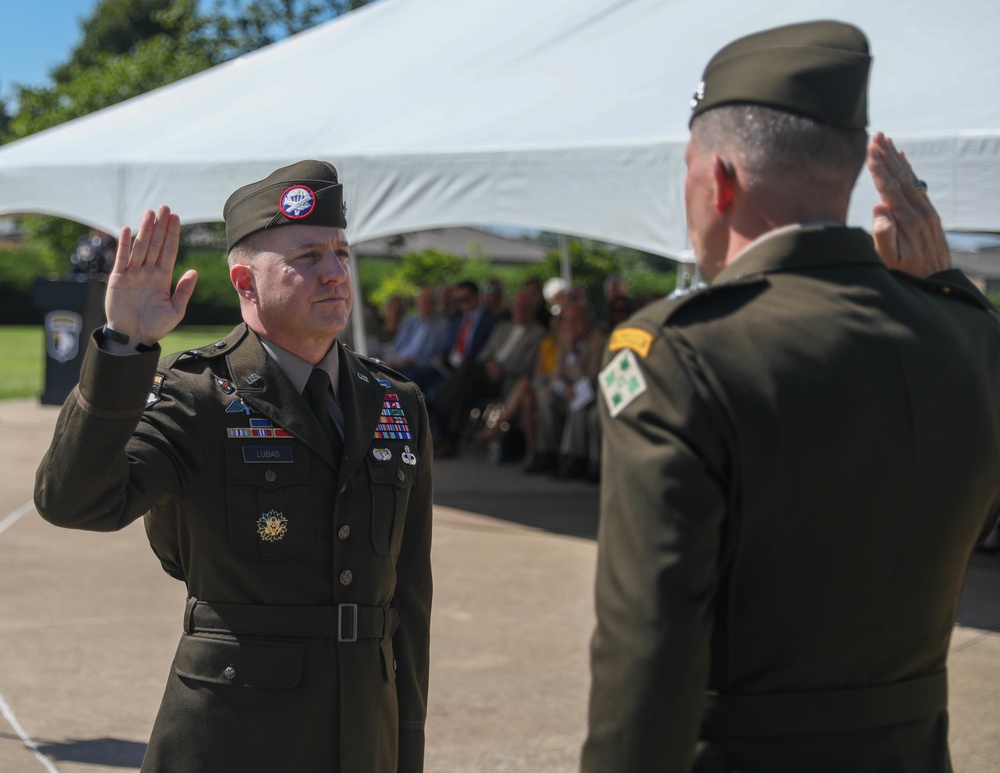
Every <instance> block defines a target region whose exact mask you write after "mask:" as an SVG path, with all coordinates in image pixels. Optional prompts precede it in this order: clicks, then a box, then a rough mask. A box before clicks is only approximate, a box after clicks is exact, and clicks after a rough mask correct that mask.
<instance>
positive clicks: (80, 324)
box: [35, 279, 107, 405]
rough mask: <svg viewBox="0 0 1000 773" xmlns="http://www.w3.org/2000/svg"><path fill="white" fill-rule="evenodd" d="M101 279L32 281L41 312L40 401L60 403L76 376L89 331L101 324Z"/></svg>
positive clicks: (73, 384)
mask: <svg viewBox="0 0 1000 773" xmlns="http://www.w3.org/2000/svg"><path fill="white" fill-rule="evenodd" d="M106 289H107V286H106V285H105V284H104V282H98V281H94V280H90V281H84V282H79V281H76V280H73V279H56V280H49V279H38V280H36V281H35V306H37V307H38V308H40V309H42V310H43V311H44V312H45V389H44V390H43V391H42V403H43V404H45V405H60V404H62V403H63V402H64V401H65V400H66V397H67V396H68V395H69V393H70V392H71V391H72V389H73V387H74V386H76V384H77V382H78V381H79V380H80V366H81V364H82V362H83V353H84V351H86V348H87V340H88V338H89V336H90V334H91V332H92V331H93V330H94V329H95V328H98V327H100V326H101V325H103V324H104V292H105V290H106Z"/></svg>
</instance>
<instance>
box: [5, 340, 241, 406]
mask: <svg viewBox="0 0 1000 773" xmlns="http://www.w3.org/2000/svg"><path fill="white" fill-rule="evenodd" d="M230 330H231V328H230V327H229V326H228V325H224V326H213V327H196V326H189V327H179V328H177V329H176V330H174V331H173V332H172V333H170V334H169V335H168V336H167V337H166V338H164V339H163V340H162V341H160V347H161V348H162V349H163V352H164V353H165V354H169V353H171V352H178V351H181V350H183V349H194V348H196V347H198V346H204V345H205V344H210V343H213V342H215V341H218V340H219V339H220V338H222V337H223V336H225V335H226V333H228V332H229V331H230ZM0 352H2V353H3V362H4V367H3V369H2V370H0V400H10V399H12V398H15V397H38V396H40V395H41V394H42V385H43V383H44V381H45V332H44V331H43V330H42V328H41V326H36V325H0Z"/></svg>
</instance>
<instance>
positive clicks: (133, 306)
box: [104, 206, 198, 346]
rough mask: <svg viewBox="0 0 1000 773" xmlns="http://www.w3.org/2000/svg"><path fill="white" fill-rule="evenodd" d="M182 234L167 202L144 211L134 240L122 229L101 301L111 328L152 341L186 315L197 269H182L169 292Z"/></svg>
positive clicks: (165, 332) (149, 343)
mask: <svg viewBox="0 0 1000 773" xmlns="http://www.w3.org/2000/svg"><path fill="white" fill-rule="evenodd" d="M180 234H181V221H180V218H179V217H178V216H177V215H175V214H172V213H171V212H170V208H169V207H167V206H162V207H160V208H159V210H158V211H157V212H153V210H151V209H150V210H146V212H145V214H143V216H142V222H141V223H140V224H139V233H138V234H137V235H136V237H135V242H134V243H133V242H132V231H131V229H130V228H129V227H128V226H126V227H125V228H123V229H122V232H121V238H120V239H119V240H118V252H117V254H116V255H115V265H114V268H113V269H112V271H111V274H110V276H109V277H108V292H107V295H106V296H105V300H104V310H105V313H106V315H107V319H108V326H109V327H110V328H112V329H113V330H117V331H118V332H119V333H123V334H125V335H127V336H129V337H130V338H131V339H132V340H133V341H136V342H140V343H144V344H147V345H150V346H151V345H153V344H155V343H156V342H157V341H159V340H160V339H161V338H163V336H165V335H166V334H167V333H169V332H170V331H171V330H173V329H174V328H175V327H177V324H178V323H179V322H180V321H181V319H183V318H184V311H185V310H186V309H187V304H188V301H189V300H190V299H191V294H192V293H193V292H194V286H195V283H196V282H197V280H198V272H197V271H194V270H193V269H192V270H190V271H186V272H185V273H184V275H183V276H182V277H181V278H180V279H179V280H178V282H177V287H176V289H175V290H174V292H173V294H171V292H170V288H171V285H172V283H173V274H174V263H175V262H176V261H177V249H178V246H179V245H180Z"/></svg>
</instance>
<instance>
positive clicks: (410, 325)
mask: <svg viewBox="0 0 1000 773" xmlns="http://www.w3.org/2000/svg"><path fill="white" fill-rule="evenodd" d="M413 305H414V312H415V313H413V314H410V315H409V316H407V317H406V318H405V319H403V321H402V322H401V323H400V325H399V331H398V332H397V333H396V337H395V338H394V339H393V341H392V355H391V357H389V358H387V360H386V364H387V365H389V367H391V368H394V369H396V370H398V371H399V372H400V373H402V374H403V375H404V376H406V377H407V378H409V379H410V380H411V381H413V382H414V383H415V384H417V386H419V387H421V388H422V389H423V388H424V385H425V384H428V383H430V382H431V381H434V380H436V379H437V378H438V377H439V375H440V374H439V373H438V371H437V369H436V368H435V367H434V358H435V357H436V356H438V355H439V354H440V353H441V351H442V349H444V346H445V342H446V339H447V335H448V323H447V322H446V321H445V320H444V318H442V317H441V315H440V314H438V313H437V311H436V310H435V298H434V290H433V289H432V288H430V287H421V288H420V290H418V291H417V295H416V298H415V299H414V303H413Z"/></svg>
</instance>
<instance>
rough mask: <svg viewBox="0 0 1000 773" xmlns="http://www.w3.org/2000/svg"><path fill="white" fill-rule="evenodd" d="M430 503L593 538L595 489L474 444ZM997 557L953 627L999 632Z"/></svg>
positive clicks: (972, 575) (969, 591)
mask: <svg viewBox="0 0 1000 773" xmlns="http://www.w3.org/2000/svg"><path fill="white" fill-rule="evenodd" d="M434 502H435V503H436V504H439V505H445V506H447V507H454V508H457V509H459V510H467V511H470V512H474V513H480V514H482V515H488V516H491V517H493V518H499V519H501V520H504V521H509V522H512V523H519V524H522V525H524V526H530V527H533V528H536V529H542V530H544V531H548V532H552V533H555V534H564V535H568V536H573V537H581V538H584V539H596V537H597V521H598V510H599V504H600V487H599V486H597V485H595V484H593V483H583V482H580V481H562V480H555V479H553V478H552V477H551V476H548V475H528V474H526V473H525V472H523V471H522V470H521V466H520V464H518V463H509V464H495V463H493V462H491V461H490V460H489V459H488V458H487V456H486V453H485V451H484V450H483V449H481V448H477V447H475V446H473V447H470V448H469V449H467V452H466V453H465V454H463V455H462V456H461V457H459V458H455V459H442V460H435V462H434ZM998 599H1000V555H997V554H991V553H985V552H977V553H975V554H974V555H973V556H972V561H971V562H970V564H969V572H968V575H967V577H966V581H965V589H964V591H963V593H962V600H961V603H960V605H959V612H958V623H959V624H960V625H965V626H969V627H971V628H978V629H980V630H984V631H1000V603H998V601H997V600H998Z"/></svg>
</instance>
